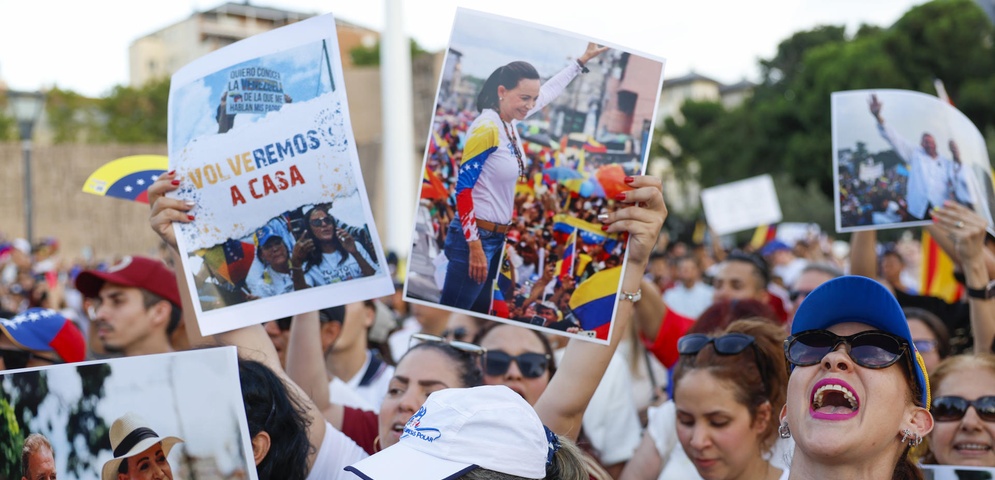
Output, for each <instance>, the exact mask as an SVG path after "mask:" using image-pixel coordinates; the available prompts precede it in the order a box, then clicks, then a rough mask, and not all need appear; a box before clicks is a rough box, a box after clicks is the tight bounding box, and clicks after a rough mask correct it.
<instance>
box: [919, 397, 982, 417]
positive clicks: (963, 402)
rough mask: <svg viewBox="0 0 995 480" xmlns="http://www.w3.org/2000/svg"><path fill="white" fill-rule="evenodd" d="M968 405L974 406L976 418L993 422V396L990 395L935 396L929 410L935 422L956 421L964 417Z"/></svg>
mask: <svg viewBox="0 0 995 480" xmlns="http://www.w3.org/2000/svg"><path fill="white" fill-rule="evenodd" d="M968 407H974V411H975V412H977V414H978V418H980V419H982V420H984V421H986V422H995V396H992V395H989V396H987V397H981V398H979V399H977V400H968V399H966V398H964V397H954V396H948V397H936V398H934V399H933V407H932V408H930V409H929V411H930V413H932V414H933V418H934V419H935V420H936V421H937V422H956V421H958V420H960V419H962V418H964V415H966V414H967V409H968Z"/></svg>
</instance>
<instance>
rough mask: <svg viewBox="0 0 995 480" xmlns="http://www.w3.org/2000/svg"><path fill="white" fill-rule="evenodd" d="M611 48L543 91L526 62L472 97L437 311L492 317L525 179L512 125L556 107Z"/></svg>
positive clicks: (591, 51)
mask: <svg viewBox="0 0 995 480" xmlns="http://www.w3.org/2000/svg"><path fill="white" fill-rule="evenodd" d="M607 49H608V47H599V46H598V45H596V44H594V43H588V45H587V49H586V50H585V51H584V53H583V54H582V55H581V56H580V57H578V58H577V60H576V61H575V62H570V65H567V67H566V68H564V69H563V70H562V71H560V73H558V74H556V75H554V76H553V77H552V78H550V79H549V80H547V81H546V83H544V84H542V85H541V86H540V83H539V72H538V71H536V69H535V67H533V66H532V65H530V64H529V63H527V62H522V61H516V62H511V63H509V64H507V65H505V66H503V67H500V68H498V69H497V70H495V71H494V72H493V73H491V75H490V77H488V78H487V80H486V81H485V82H484V85H483V86H482V87H481V88H480V93H479V94H478V95H477V104H476V107H477V111H479V112H480V115H479V116H478V117H477V118H476V119H475V120H474V121H473V124H471V125H470V128H469V130H468V131H469V135H468V137H467V140H466V146H465V147H464V149H463V161H462V163H461V165H460V168H459V173H458V177H457V180H456V210H457V213H458V214H457V218H454V219H453V221H452V222H451V223H450V224H449V232H448V233H447V235H446V243H445V246H444V251H445V253H446V258H448V259H449V265H448V267H447V269H446V280H445V284H444V285H443V287H442V298H441V299H440V300H439V303H441V304H443V305H449V306H452V307H457V308H461V309H464V310H472V311H475V312H479V313H484V314H486V313H489V309H490V298H491V288H490V285H491V284H492V283H493V281H494V278H495V276H496V275H497V270H498V262H499V261H500V258H501V248H502V246H503V245H504V239H505V234H506V233H507V232H508V228H509V225H510V223H511V217H512V214H513V213H514V200H515V184H516V183H517V182H518V181H519V179H521V178H523V177H524V176H525V174H526V172H527V166H526V164H525V161H526V159H525V153H524V149H523V147H522V142H521V140H520V139H519V138H518V134H517V130H516V128H517V127H516V125H517V122H520V121H522V120H525V119H526V118H527V117H529V116H530V115H532V114H533V113H535V112H538V111H539V110H541V109H542V108H543V107H545V106H546V105H547V104H548V103H549V102H551V101H552V100H553V99H555V98H556V97H557V96H559V95H560V93H562V92H563V90H564V89H565V88H566V86H567V85H568V84H569V83H570V81H572V80H573V79H574V78H575V77H576V76H577V75H579V74H580V73H582V72H585V71H587V67H586V66H585V65H586V64H587V62H588V61H589V60H591V59H592V58H594V57H596V56H598V55H599V54H601V53H602V52H604V51H605V50H607Z"/></svg>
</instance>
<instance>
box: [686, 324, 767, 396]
mask: <svg viewBox="0 0 995 480" xmlns="http://www.w3.org/2000/svg"><path fill="white" fill-rule="evenodd" d="M709 344H711V345H712V346H713V347H712V348H714V349H715V353H717V354H719V355H739V354H740V353H743V350H746V349H747V348H750V347H751V346H752V347H753V360H754V362H756V365H757V372H758V373H759V374H760V380H761V381H763V380H764V379H765V378H767V372H768V371H769V370H768V369H767V365H766V364H765V363H764V362H763V361H762V360H761V358H760V352H758V351H757V350H758V348H759V347H757V339H756V338H754V337H753V335H747V334H745V333H739V332H733V333H727V334H725V335H722V336H720V337H710V336H708V335H705V334H703V333H690V334H687V335H684V336H683V337H681V338H680V339H678V340H677V353H680V354H681V355H684V356H693V355H697V354H698V353H699V352H701V350H702V349H704V348H705V347H706V346H708V345H709ZM762 386H763V387H764V392H767V385H766V382H765V383H764V385H762ZM767 393H769V392H767Z"/></svg>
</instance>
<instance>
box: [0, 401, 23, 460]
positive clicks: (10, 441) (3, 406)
mask: <svg viewBox="0 0 995 480" xmlns="http://www.w3.org/2000/svg"><path fill="white" fill-rule="evenodd" d="M23 447H24V430H22V429H21V426H20V425H19V424H18V423H17V417H15V416H14V407H12V406H11V405H10V401H9V400H7V399H6V398H4V394H3V392H0V478H20V477H21V469H20V458H21V448H23Z"/></svg>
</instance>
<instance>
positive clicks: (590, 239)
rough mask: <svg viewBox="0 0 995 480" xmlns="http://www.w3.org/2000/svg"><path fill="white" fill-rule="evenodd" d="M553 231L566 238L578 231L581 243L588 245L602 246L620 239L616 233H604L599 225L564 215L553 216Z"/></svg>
mask: <svg viewBox="0 0 995 480" xmlns="http://www.w3.org/2000/svg"><path fill="white" fill-rule="evenodd" d="M553 231H554V232H557V233H560V234H563V235H564V236H566V235H570V234H572V233H574V231H577V233H578V235H579V237H580V239H581V241H583V242H584V243H586V244H588V245H600V244H602V243H605V242H607V241H608V240H614V239H616V238H618V235H616V234H614V233H610V234H609V233H605V232H604V231H602V230H601V227H600V226H599V225H596V224H594V223H591V222H588V221H584V220H581V219H579V218H576V217H572V216H569V215H565V214H562V213H560V214H557V215H554V216H553Z"/></svg>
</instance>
